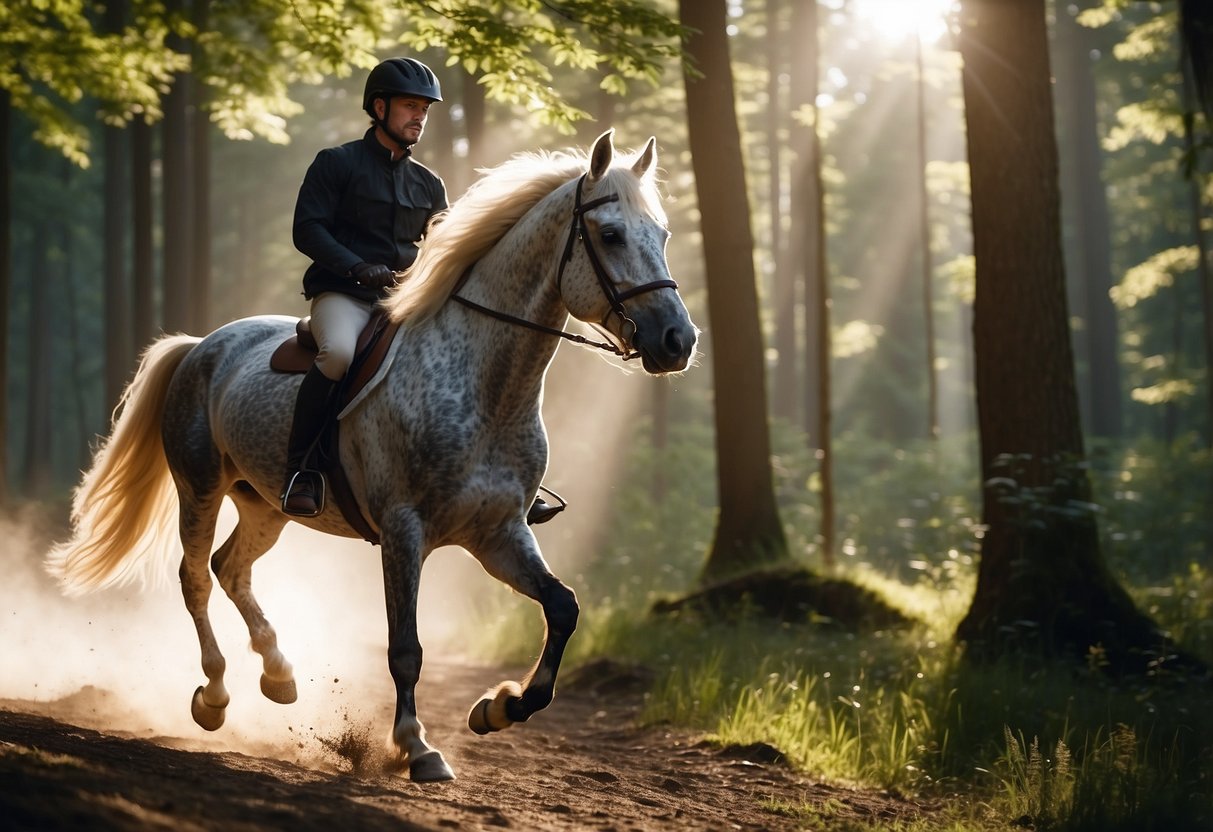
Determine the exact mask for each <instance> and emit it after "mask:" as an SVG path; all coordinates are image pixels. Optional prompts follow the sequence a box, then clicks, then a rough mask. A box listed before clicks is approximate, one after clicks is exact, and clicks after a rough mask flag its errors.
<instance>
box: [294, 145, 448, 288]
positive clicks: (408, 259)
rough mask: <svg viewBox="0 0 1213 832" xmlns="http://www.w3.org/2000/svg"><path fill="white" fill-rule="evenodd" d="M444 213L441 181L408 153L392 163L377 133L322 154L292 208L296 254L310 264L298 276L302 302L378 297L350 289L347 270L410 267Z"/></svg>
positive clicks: (444, 189)
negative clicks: (334, 296)
mask: <svg viewBox="0 0 1213 832" xmlns="http://www.w3.org/2000/svg"><path fill="white" fill-rule="evenodd" d="M446 207H447V201H446V186H445V185H444V184H443V182H442V180H441V179H440V178H438V176H437V175H436V174H434V172H433V171H431V170H430V169H429V168H427V167H425V165H422V164H420V163H419V162H414V161H413V159H412V157H411V156H410V155H409V154H408V153H405V155H404V156H403V157H402V158H401V159H399V160H398V161H396V162H393V161H392V154H391V152H390V151H389V150H388V149H387V148H385V147H384V146H383V145H381V144H380V143H379V142H378V140H376V138H375V130H374V128H371V129H370V130H368V131H367V132H366V135H365V136H363V137H362V138H361V139H359V140H357V141H352V142H347V143H346V144H343V145H341V146H339V147H330V148H327V149H325V150H322V151H320V152H319V153H318V154H317V155H316V159H315V161H313V162H312V164H311V167H309V168H308V170H307V175H306V176H304V178H303V185H302V186H301V187H300V188H299V199H298V200H297V201H296V203H295V225H294V240H295V248H297V249H299V250H300V251H301V252H303V253H304V254H306V255H307V256H308V257H310V258H312V265H311V266H309V267H308V269H307V271H306V272H305V273H304V275H303V295H304V297H306V298H309V299H310V298H313V297H315V296H316V295H318V294H320V293H321V292H343V293H345V294H347V295H353V296H354V297H357V298H360V299H362V300H368V301H373V300H376V299H377V298H379V297H381V296H382V293H379V292H376V291H375V290H374V289H368V288H366V287H363V286H360V285H358V284H357V283H355V282H354V279H353V278H352V277H350V276H349V271H350V269H351V268H352V267H353V266H354V265H356V264H358V263H361V262H363V261H365V262H367V263H383V264H384V265H386V266H390V267H391V268H393V269H395V270H397V271H401V270H403V269H406V268H408V267H409V266H411V265H412V264H413V260H415V259H416V258H417V242H418V241H419V240H420V239H421V236H422V234H424V233H425V227H426V224H427V223H428V222H429V221H430V218H431V217H432V216H434V214H436V213H438V212H439V211H443V210H445V209H446Z"/></svg>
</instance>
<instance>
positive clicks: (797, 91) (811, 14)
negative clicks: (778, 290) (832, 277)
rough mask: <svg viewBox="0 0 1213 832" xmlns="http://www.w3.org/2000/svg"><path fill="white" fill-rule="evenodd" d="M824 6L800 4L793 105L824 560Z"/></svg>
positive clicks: (830, 481)
mask: <svg viewBox="0 0 1213 832" xmlns="http://www.w3.org/2000/svg"><path fill="white" fill-rule="evenodd" d="M817 13H818V6H817V2H816V0H813V2H804V3H795V4H794V5H793V7H792V26H791V29H792V32H793V41H794V42H795V43H797V44H799V45H800V48H799V49H794V50H793V53H792V107H793V109H795V110H801V109H803V108H806V107H807V108H808V109H809V112H810V113H811V114H812V116H811V119H812V120H811V123H810V124H808V125H798V126H795V127H793V129H792V130H791V135H792V140H793V147H794V148H796V150H797V152H798V159H797V165H796V168H795V170H794V171H793V174H792V189H791V191H792V193H791V196H792V228H793V229H796V230H797V231H798V232H799V233H797V234H794V235H793V237H794V239H796V240H798V241H799V242H798V244H796V245H795V246H792V245H791V244H789V248H790V249H792V251H793V254H794V263H795V268H796V269H797V271H798V273H799V276H800V280H801V285H802V287H803V289H802V292H801V296H802V299H803V304H802V306H801V314H802V316H803V318H802V326H801V329H802V330H803V332H804V386H803V388H802V389H803V392H804V418H805V433H806V435H807V436H808V442H809V447H810V448H812V449H814V450H815V451H816V452H817V473H818V477H819V479H820V480H821V524H820V526H819V528H818V545H819V546H820V547H821V559H822V563H823V564H824V565H825V566H826V567H832V566H833V565H834V551H835V538H836V536H837V535H836V533H835V500H834V448H833V434H832V423H833V409H832V401H831V399H832V394H831V386H832V385H831V382H832V377H831V364H830V357H831V355H832V349H833V344H832V338H831V329H830V281H829V264H828V261H827V257H826V220H825V183H824V180H823V178H822V167H823V165H824V164H825V162H824V158H823V154H822V148H821V135H820V133H819V132H818V129H819V128H818V115H819V113H818V110H817V88H818V83H819V69H818V54H819V52H820V47H819V43H820V31H819V28H818V25H817Z"/></svg>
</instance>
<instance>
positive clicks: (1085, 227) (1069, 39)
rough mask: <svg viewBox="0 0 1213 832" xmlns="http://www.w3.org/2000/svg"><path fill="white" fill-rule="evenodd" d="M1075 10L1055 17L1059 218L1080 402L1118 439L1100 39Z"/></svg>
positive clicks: (1091, 422)
mask: <svg viewBox="0 0 1213 832" xmlns="http://www.w3.org/2000/svg"><path fill="white" fill-rule="evenodd" d="M1093 2H1094V0H1088V2H1087V4H1086V5H1087V6H1091V5H1093ZM1076 13H1077V12H1076V11H1075V12H1074V13H1072V12H1071V10H1070V9H1064V10H1059V12H1058V15H1057V26H1056V32H1057V34H1056V45H1057V48H1056V54H1057V61H1056V72H1055V75H1056V79H1057V82H1056V87H1055V89H1056V96H1057V102H1056V103H1057V107H1056V110H1057V113H1058V119H1059V121H1060V127H1061V131H1060V132H1061V136H1062V137H1063V144H1062V146H1061V148H1060V152H1061V160H1062V165H1061V168H1062V171H1063V175H1064V179H1063V183H1062V192H1063V196H1064V197H1065V198H1064V199H1063V203H1062V216H1063V218H1064V219H1065V224H1066V225H1067V226H1068V227H1069V228H1070V229H1071V233H1072V237H1073V241H1072V245H1070V246H1069V248H1068V250H1067V254H1069V255H1070V258H1069V260H1068V261H1067V267H1068V268H1067V270H1068V271H1069V272H1070V283H1071V294H1070V296H1071V298H1072V299H1073V300H1074V301H1075V303H1074V313H1075V315H1076V316H1077V317H1079V318H1081V319H1082V322H1083V330H1082V335H1081V337H1082V340H1081V341H1080V342H1079V343H1078V344H1076V352H1077V353H1078V354H1079V355H1080V356H1083V357H1085V359H1086V374H1085V381H1086V384H1085V390H1086V396H1085V397H1080V402H1079V403H1080V405H1081V406H1082V412H1083V413H1084V416H1085V419H1084V423H1085V424H1086V425H1087V427H1088V429H1089V431H1090V433H1091V434H1092V435H1094V436H1099V437H1105V438H1115V437H1118V436H1120V435H1121V430H1122V416H1121V414H1122V410H1123V404H1122V399H1123V395H1124V394H1123V391H1122V390H1121V372H1120V354H1121V347H1120V333H1119V325H1118V321H1117V318H1116V308H1115V307H1114V306H1113V304H1112V299H1111V297H1110V296H1109V290H1110V289H1111V288H1112V263H1111V234H1110V224H1109V216H1108V198H1107V191H1106V186H1105V184H1104V177H1103V150H1102V149H1101V148H1100V137H1101V131H1100V128H1099V119H1098V114H1097V112H1096V90H1095V79H1094V77H1093V73H1092V58H1091V54H1092V52H1093V51H1094V49H1095V43H1094V39H1093V32H1092V31H1091V29H1089V28H1088V27H1085V26H1081V25H1079V24H1078V22H1077V20H1076Z"/></svg>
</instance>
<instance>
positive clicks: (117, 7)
mask: <svg viewBox="0 0 1213 832" xmlns="http://www.w3.org/2000/svg"><path fill="white" fill-rule="evenodd" d="M125 18H126V4H125V3H124V2H121V0H114V2H110V3H107V4H106V7H105V26H106V29H107V30H108V31H109V32H111V33H117V32H120V31H122V26H123V24H124V22H125ZM104 142H105V206H104V208H103V210H104V212H105V218H104V220H103V222H104V226H105V230H104V237H105V240H104V257H103V259H104V263H105V281H104V282H105V309H104V312H103V319H104V329H105V339H104V340H105V408H106V411H107V412H108V411H110V410H112V409H113V408H114V407H115V406H116V405H117V404H118V399H119V397H120V396H121V395H122V388H123V386H124V385H125V384H126V379H127V375H128V374H129V373H130V371H131V369H132V368H133V365H134V358H135V351H134V346H133V344H132V341H131V316H130V301H129V297H130V296H129V292H128V290H127V269H126V262H127V261H126V239H127V229H128V227H129V223H128V221H127V186H128V185H129V182H128V181H127V178H126V142H127V134H126V131H125V130H123V129H122V128H121V127H115V126H112V125H107V126H106V127H105V128H104Z"/></svg>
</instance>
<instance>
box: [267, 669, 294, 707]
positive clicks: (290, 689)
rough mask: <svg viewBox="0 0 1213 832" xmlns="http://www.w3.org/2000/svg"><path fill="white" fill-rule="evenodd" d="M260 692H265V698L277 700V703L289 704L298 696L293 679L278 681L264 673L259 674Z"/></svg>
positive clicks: (272, 700)
mask: <svg viewBox="0 0 1213 832" xmlns="http://www.w3.org/2000/svg"><path fill="white" fill-rule="evenodd" d="M261 692H262V693H264V694H265V698H266V699H268V700H270V701H271V702H277V703H278V704H279V705H290V704H291V703H292V702H294V701H295V700H296V699H298V698H299V693H298V691H297V690H296V689H295V680H294V679H285V680H283V681H278V680H276V679H271V678H270V677H269V676H266V675H265V674H264V673H262V674H261Z"/></svg>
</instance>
